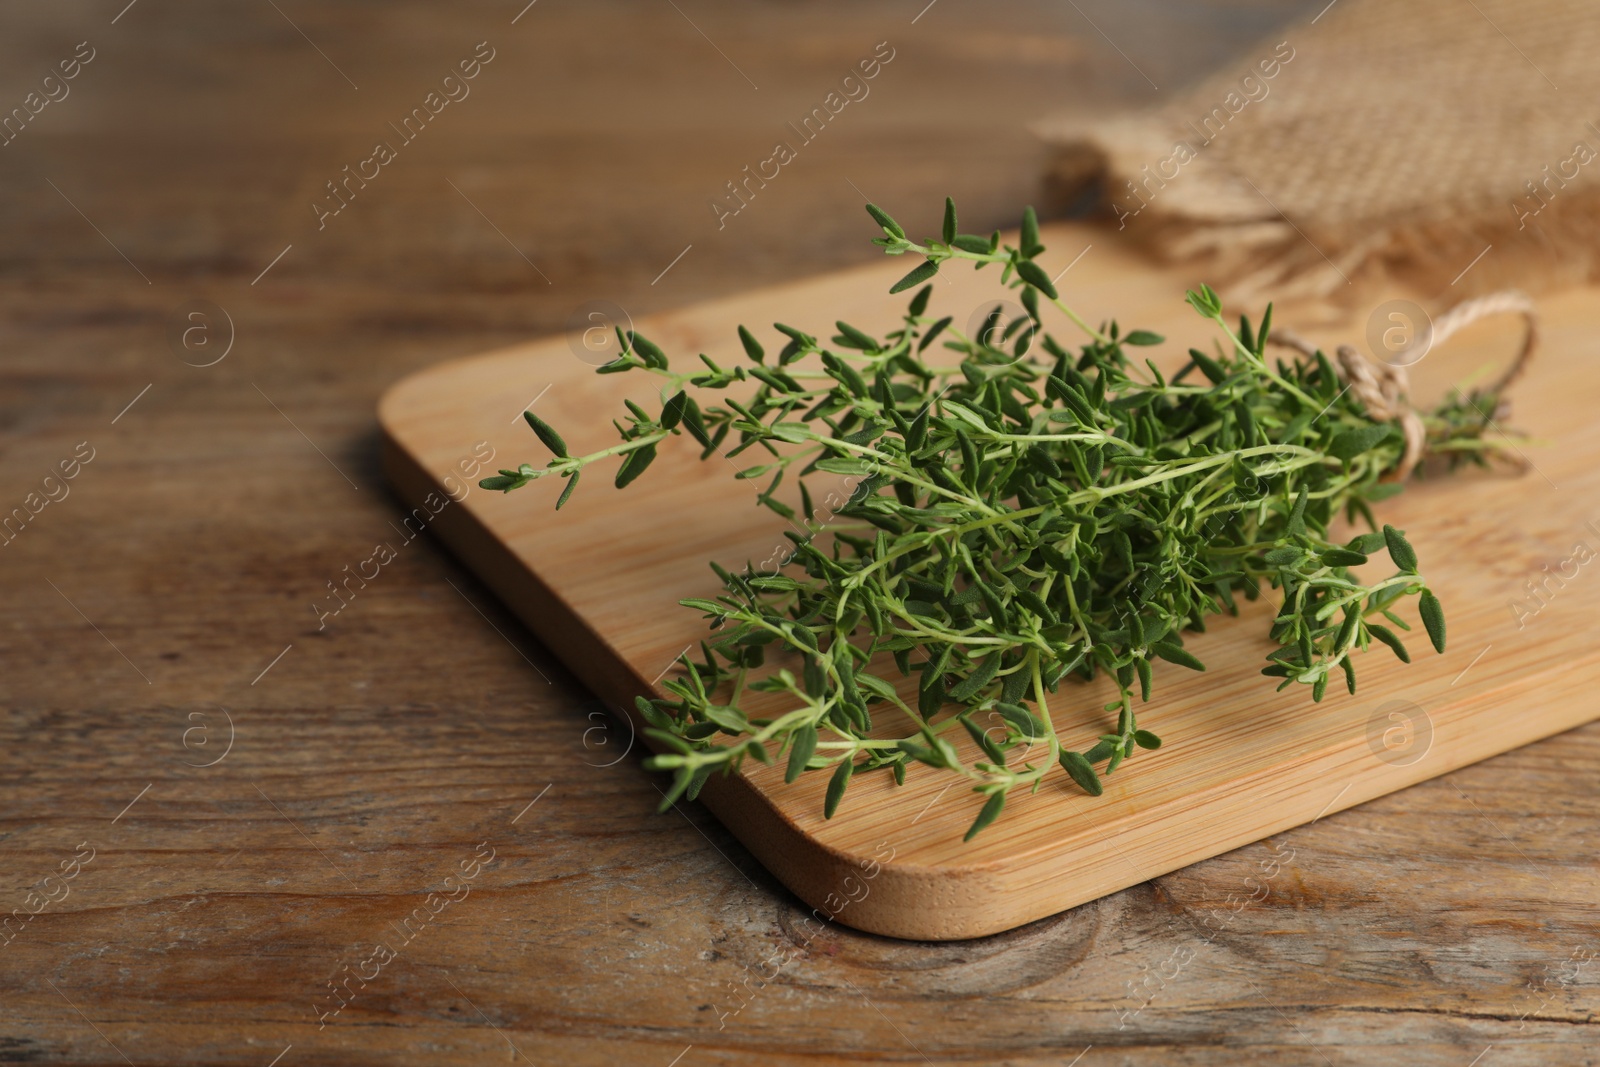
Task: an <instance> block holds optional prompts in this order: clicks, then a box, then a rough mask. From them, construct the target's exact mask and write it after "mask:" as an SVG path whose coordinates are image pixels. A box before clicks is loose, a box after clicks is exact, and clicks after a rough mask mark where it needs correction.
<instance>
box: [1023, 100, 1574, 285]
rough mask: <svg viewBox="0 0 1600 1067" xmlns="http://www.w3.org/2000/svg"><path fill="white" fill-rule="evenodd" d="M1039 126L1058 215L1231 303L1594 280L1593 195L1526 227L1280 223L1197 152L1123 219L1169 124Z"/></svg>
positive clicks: (1493, 203)
mask: <svg viewBox="0 0 1600 1067" xmlns="http://www.w3.org/2000/svg"><path fill="white" fill-rule="evenodd" d="M1036 132H1037V133H1039V135H1040V136H1041V137H1043V138H1044V139H1045V140H1046V141H1047V142H1049V143H1050V144H1051V145H1052V146H1053V147H1054V155H1053V158H1052V159H1051V161H1050V164H1049V167H1048V169H1047V171H1046V175H1045V187H1046V192H1047V194H1048V197H1049V200H1050V201H1051V203H1052V205H1053V206H1054V207H1055V208H1056V209H1057V210H1061V209H1064V208H1067V207H1068V206H1075V207H1076V208H1077V209H1078V210H1080V211H1081V210H1083V208H1084V206H1085V205H1088V212H1089V214H1090V215H1091V217H1095V218H1098V219H1102V220H1105V221H1107V222H1108V223H1110V224H1112V225H1113V226H1114V227H1115V228H1116V230H1117V232H1118V234H1119V236H1121V237H1122V238H1124V239H1126V240H1128V241H1130V242H1132V243H1134V244H1137V245H1138V246H1140V247H1141V248H1143V249H1144V250H1146V251H1147V253H1149V254H1151V255H1152V256H1154V257H1155V258H1157V259H1159V260H1161V261H1162V262H1166V263H1171V264H1187V265H1190V266H1192V267H1193V268H1194V271H1195V275H1196V278H1203V279H1205V280H1207V281H1208V282H1209V283H1210V284H1211V285H1213V287H1215V288H1217V289H1219V290H1220V291H1221V292H1222V293H1223V294H1224V295H1225V296H1227V297H1228V298H1229V299H1230V300H1235V301H1240V302H1245V303H1260V302H1263V301H1265V300H1268V299H1271V300H1280V301H1287V300H1301V299H1303V300H1320V301H1325V302H1328V303H1331V304H1335V305H1344V306H1348V305H1351V304H1355V303H1360V302H1364V301H1367V300H1369V299H1371V298H1372V296H1373V295H1374V294H1376V293H1379V292H1383V291H1387V290H1392V289H1394V288H1396V287H1397V286H1398V287H1404V288H1411V289H1416V290H1420V291H1423V292H1429V293H1439V292H1443V291H1444V290H1448V291H1449V292H1450V294H1451V295H1452V296H1455V297H1467V296H1473V295H1478V294H1483V293H1488V292H1492V291H1496V290H1500V289H1504V288H1507V287H1516V288H1520V289H1524V290H1527V291H1532V292H1539V291H1544V290H1549V289H1552V288H1559V287H1562V286H1568V285H1577V284H1583V283H1586V282H1594V281H1600V188H1592V187H1591V188H1574V189H1570V190H1564V191H1563V192H1562V194H1561V195H1560V196H1558V197H1556V198H1554V199H1553V200H1552V201H1551V202H1550V203H1548V204H1546V205H1545V206H1544V207H1543V208H1542V210H1540V211H1539V212H1538V214H1537V215H1536V216H1533V217H1530V218H1526V219H1521V218H1519V217H1518V214H1517V209H1516V208H1515V207H1513V201H1512V200H1511V198H1510V197H1506V198H1491V197H1483V198H1480V199H1478V200H1477V201H1474V202H1468V203H1453V204H1451V203H1439V204H1435V205H1432V206H1431V207H1430V208H1429V209H1428V210H1427V211H1426V212H1416V213H1412V214H1410V215H1408V216H1406V217H1403V218H1386V219H1368V220H1363V221H1362V222H1361V223H1360V225H1359V227H1348V228H1341V229H1340V230H1339V231H1338V232H1329V231H1328V230H1326V229H1324V228H1319V227H1317V226H1315V225H1312V224H1309V223H1298V222H1296V221H1293V220H1290V219H1288V218H1286V217H1285V216H1284V215H1282V214H1281V213H1279V212H1278V211H1277V210H1275V209H1274V208H1273V207H1272V206H1270V205H1269V203H1268V202H1267V201H1266V200H1265V199H1264V198H1263V196H1262V195H1261V194H1260V192H1259V191H1258V190H1256V189H1254V188H1252V187H1251V186H1250V184H1249V183H1248V182H1247V181H1246V180H1244V179H1243V178H1241V177H1240V176H1239V175H1238V174H1236V173H1234V172H1233V171H1232V170H1231V168H1230V167H1229V166H1228V164H1227V163H1226V161H1224V160H1221V159H1219V158H1214V157H1213V156H1212V155H1210V154H1206V153H1202V154H1200V155H1199V156H1198V157H1197V158H1195V159H1194V160H1193V161H1191V162H1189V163H1188V164H1186V165H1185V166H1184V168H1183V173H1182V176H1181V177H1180V178H1179V179H1177V180H1174V181H1172V182H1170V183H1168V184H1167V185H1166V186H1165V187H1164V188H1162V189H1161V190H1160V191H1159V193H1158V194H1157V195H1156V196H1154V197H1152V198H1151V199H1150V200H1149V202H1148V203H1146V204H1145V205H1144V206H1143V207H1142V209H1140V210H1139V211H1138V212H1137V214H1133V215H1129V214H1127V213H1126V212H1124V211H1116V210H1113V209H1112V208H1111V207H1110V206H1109V205H1110V202H1111V200H1112V198H1113V196H1115V195H1116V194H1117V193H1119V192H1121V191H1122V190H1123V189H1124V188H1125V187H1126V183H1129V182H1134V181H1137V180H1141V179H1143V178H1144V177H1145V175H1144V174H1143V173H1141V171H1142V168H1146V167H1147V166H1148V165H1149V164H1150V163H1151V161H1152V160H1158V159H1161V158H1164V157H1165V156H1167V155H1169V154H1170V153H1171V151H1172V146H1173V128H1172V126H1171V125H1170V124H1169V123H1168V122H1167V121H1165V120H1163V119H1161V118H1160V117H1158V116H1129V117H1126V118H1121V119H1116V120H1112V121H1104V120H1102V121H1098V122H1092V123H1083V124H1079V123H1071V122H1064V121H1055V122H1051V123H1047V124H1041V125H1039V126H1037V127H1036ZM1330 180H1335V181H1336V180H1337V176H1330ZM1490 250H1492V254H1485V253H1486V252H1488V251H1490Z"/></svg>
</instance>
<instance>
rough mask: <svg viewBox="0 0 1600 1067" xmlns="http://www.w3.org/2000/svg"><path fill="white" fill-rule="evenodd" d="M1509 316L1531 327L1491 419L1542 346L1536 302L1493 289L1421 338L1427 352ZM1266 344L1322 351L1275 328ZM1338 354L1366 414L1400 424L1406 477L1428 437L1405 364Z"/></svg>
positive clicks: (1499, 389)
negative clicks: (1477, 324)
mask: <svg viewBox="0 0 1600 1067" xmlns="http://www.w3.org/2000/svg"><path fill="white" fill-rule="evenodd" d="M1510 314H1517V315H1521V316H1522V318H1523V321H1524V323H1525V324H1526V327H1527V328H1526V330H1525V332H1524V334H1523V339H1522V347H1521V349H1520V350H1519V351H1518V352H1517V355H1516V358H1515V359H1513V360H1512V361H1511V364H1510V365H1509V366H1508V367H1507V368H1506V370H1505V372H1504V373H1503V374H1501V375H1500V377H1499V379H1498V380H1497V381H1496V382H1495V383H1494V385H1492V386H1491V387H1490V388H1489V390H1488V392H1489V393H1490V394H1491V395H1493V396H1494V397H1495V398H1496V406H1495V410H1494V411H1493V412H1492V413H1489V414H1488V415H1487V416H1486V417H1487V418H1489V419H1491V420H1492V419H1500V418H1504V417H1505V415H1506V413H1507V412H1508V411H1509V410H1510V401H1509V399H1508V398H1507V397H1506V395H1505V394H1506V391H1507V390H1508V389H1509V388H1510V387H1511V385H1512V384H1513V383H1515V382H1516V380H1517V379H1518V378H1520V377H1522V374H1523V372H1524V371H1526V370H1527V369H1528V364H1529V362H1531V361H1532V359H1533V353H1534V349H1535V348H1537V347H1538V343H1539V320H1538V317H1537V316H1536V315H1535V314H1534V308H1533V301H1532V300H1530V299H1529V298H1528V297H1527V296H1525V295H1523V294H1522V293H1519V292H1516V291H1515V290H1505V291H1502V292H1498V293H1489V294H1487V295H1485V296H1479V297H1473V298H1472V299H1470V300H1463V301H1462V302H1461V303H1459V304H1457V305H1455V306H1454V307H1452V308H1451V309H1450V310H1449V311H1446V312H1445V313H1444V314H1442V315H1440V316H1439V317H1438V318H1436V319H1434V320H1433V323H1432V325H1431V326H1430V327H1428V333H1427V334H1425V335H1424V337H1423V338H1422V339H1421V341H1422V343H1424V345H1425V347H1424V348H1423V353H1424V355H1425V354H1427V352H1429V351H1432V349H1433V348H1434V347H1436V346H1438V345H1441V344H1444V343H1445V342H1446V341H1448V340H1449V339H1450V338H1451V337H1452V336H1453V335H1454V334H1456V333H1458V332H1459V331H1461V330H1463V329H1465V328H1466V327H1467V326H1470V325H1471V324H1472V323H1474V322H1477V321H1478V320H1479V319H1484V318H1488V317H1490V316H1492V315H1510ZM1267 342H1268V343H1269V344H1275V345H1280V346H1282V347H1284V348H1292V349H1294V350H1295V351H1297V352H1300V353H1301V354H1303V355H1305V356H1308V357H1311V358H1313V359H1314V358H1316V354H1317V351H1318V349H1317V346H1316V345H1313V344H1312V343H1311V342H1309V341H1307V340H1305V339H1304V338H1303V337H1300V336H1299V335H1298V334H1296V333H1294V332H1293V331H1291V330H1273V331H1272V334H1271V336H1269V337H1268V338H1267ZM1335 354H1336V356H1337V357H1338V359H1337V362H1336V363H1335V366H1336V368H1337V370H1338V373H1339V376H1340V377H1341V378H1342V379H1343V380H1344V383H1345V388H1346V389H1348V390H1349V391H1350V392H1352V393H1354V394H1355V396H1356V399H1358V400H1360V401H1361V404H1362V406H1363V407H1365V408H1366V409H1367V413H1368V414H1369V415H1371V416H1372V417H1373V418H1374V419H1376V420H1377V421H1379V422H1398V423H1399V424H1400V432H1401V434H1402V435H1403V436H1404V438H1405V447H1404V449H1403V451H1402V452H1401V454H1400V463H1399V465H1398V466H1397V467H1396V468H1395V474H1394V477H1395V479H1396V480H1398V481H1404V480H1405V479H1406V478H1408V477H1410V476H1411V472H1412V471H1413V470H1415V469H1416V466H1417V464H1418V463H1421V462H1422V460H1423V459H1424V457H1425V455H1426V448H1427V437H1428V434H1427V429H1426V427H1425V426H1424V425H1423V422H1422V416H1420V415H1418V414H1417V412H1416V409H1414V408H1413V407H1412V406H1411V401H1410V392H1411V379H1410V376H1409V375H1408V374H1407V373H1406V368H1405V367H1404V366H1400V365H1397V364H1393V363H1382V362H1373V361H1372V360H1369V359H1367V358H1366V357H1365V356H1363V355H1362V354H1361V353H1360V352H1358V351H1357V350H1356V349H1355V347H1354V346H1353V345H1340V346H1339V347H1338V348H1337V349H1336V350H1335Z"/></svg>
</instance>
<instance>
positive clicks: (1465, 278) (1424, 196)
mask: <svg viewBox="0 0 1600 1067" xmlns="http://www.w3.org/2000/svg"><path fill="white" fill-rule="evenodd" d="M1285 57H1287V58H1285ZM1269 71H1270V72H1271V75H1270V77H1269V76H1268V72H1269ZM1597 86H1600V0H1406V2H1397V0H1388V2H1380V0H1336V2H1335V3H1334V4H1333V5H1332V6H1331V7H1330V8H1328V9H1326V10H1324V11H1323V12H1322V13H1321V15H1320V16H1317V17H1316V19H1315V21H1311V20H1310V19H1308V20H1306V21H1302V22H1300V23H1298V24H1295V25H1291V26H1288V27H1286V28H1284V29H1282V30H1280V31H1278V32H1277V33H1275V34H1273V35H1272V36H1270V37H1269V38H1267V39H1266V40H1265V41H1262V42H1261V43H1260V44H1258V45H1256V46H1254V47H1251V48H1247V49H1245V50H1243V52H1242V53H1241V55H1240V58H1239V60H1238V61H1237V62H1235V63H1234V64H1232V65H1230V66H1229V67H1228V68H1225V69H1223V70H1221V71H1219V72H1218V73H1217V74H1216V75H1215V76H1214V77H1211V78H1210V79H1208V80H1207V81H1205V82H1204V83H1203V84H1201V85H1199V86H1197V87H1195V88H1193V89H1189V90H1186V91H1183V92H1181V93H1178V94H1176V95H1175V96H1174V98H1173V99H1172V101H1171V103H1169V104H1165V105H1161V106H1157V107H1155V108H1153V109H1151V110H1148V111H1144V112H1140V113H1136V114H1125V115H1118V116H1111V117H1102V118H1092V119H1084V118H1081V117H1078V118H1064V119H1060V120H1053V121H1050V122H1047V123H1044V124H1042V126H1041V128H1040V132H1041V133H1042V134H1043V136H1044V137H1045V138H1046V139H1047V140H1048V141H1049V142H1050V143H1051V144H1052V145H1053V146H1055V150H1056V151H1055V156H1054V160H1053V164H1052V170H1051V179H1052V182H1053V184H1055V185H1056V186H1057V187H1058V189H1059V190H1060V191H1061V192H1063V193H1066V194H1069V195H1073V194H1075V195H1077V196H1078V197H1080V198H1081V197H1082V196H1083V195H1084V194H1085V193H1086V192H1092V193H1093V194H1094V198H1095V202H1096V203H1097V208H1096V211H1097V213H1100V214H1103V215H1105V216H1107V217H1108V218H1110V219H1111V221H1112V222H1114V223H1115V224H1116V225H1117V226H1118V228H1119V229H1120V231H1121V232H1122V234H1123V236H1124V237H1126V238H1128V239H1130V240H1135V241H1138V242H1140V243H1142V244H1144V245H1146V246H1147V247H1148V248H1150V249H1151V250H1152V251H1154V252H1156V253H1157V254H1159V255H1160V256H1162V257H1163V258H1165V259H1169V260H1175V261H1183V262H1194V263H1195V264H1196V265H1197V267H1198V268H1200V269H1202V270H1203V273H1204V276H1205V278H1206V279H1207V280H1209V281H1211V282H1212V284H1214V285H1217V287H1218V288H1221V289H1223V290H1224V291H1225V292H1227V293H1228V294H1229V295H1230V296H1233V297H1235V298H1238V299H1248V298H1263V297H1265V298H1274V299H1280V300H1281V299H1288V298H1292V297H1297V296H1298V297H1323V298H1329V299H1332V300H1334V301H1337V302H1340V303H1344V302H1347V301H1355V300H1359V299H1362V298H1363V296H1364V295H1365V294H1367V293H1370V292H1371V291H1372V290H1373V289H1374V288H1375V287H1378V286H1382V285H1385V284H1389V283H1392V282H1394V281H1396V280H1399V281H1404V282H1406V283H1408V284H1411V285H1416V286H1420V287H1422V288H1423V289H1425V290H1428V291H1432V292H1437V291H1440V290H1442V289H1444V288H1445V287H1450V286H1451V284H1452V282H1454V283H1455V285H1454V287H1453V288H1450V290H1449V291H1450V293H1451V295H1452V296H1468V295H1471V294H1473V293H1482V292H1487V291H1489V290H1494V289H1499V288H1503V287H1506V286H1514V287H1517V288H1520V289H1525V290H1538V289H1541V288H1548V287H1550V286H1552V285H1557V284H1566V283H1571V282H1577V281H1584V280H1590V279H1593V278H1594V277H1595V276H1596V275H1597V274H1600V128H1597V127H1600V94H1597V93H1596V91H1595V90H1596V88H1597ZM1163 95H1164V96H1165V95H1169V94H1165V93H1163ZM1486 249H1487V251H1485V250H1486ZM1463 272H1465V273H1463Z"/></svg>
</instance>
